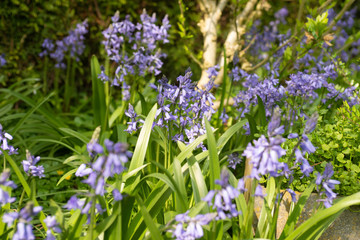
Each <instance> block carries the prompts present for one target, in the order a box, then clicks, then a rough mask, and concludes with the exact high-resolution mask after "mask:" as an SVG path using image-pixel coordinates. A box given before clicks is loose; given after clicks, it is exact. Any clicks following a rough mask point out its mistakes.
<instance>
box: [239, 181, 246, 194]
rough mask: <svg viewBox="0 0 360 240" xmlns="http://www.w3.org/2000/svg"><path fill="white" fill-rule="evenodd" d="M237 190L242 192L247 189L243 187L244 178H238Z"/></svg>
mask: <svg viewBox="0 0 360 240" xmlns="http://www.w3.org/2000/svg"><path fill="white" fill-rule="evenodd" d="M237 190H239V191H240V193H244V192H246V191H247V189H246V188H245V181H244V178H240V179H239V182H238V185H237Z"/></svg>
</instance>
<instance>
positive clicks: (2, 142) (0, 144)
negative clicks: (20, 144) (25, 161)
mask: <svg viewBox="0 0 360 240" xmlns="http://www.w3.org/2000/svg"><path fill="white" fill-rule="evenodd" d="M12 139H13V137H12V136H11V135H10V134H9V133H7V132H5V131H4V130H3V126H2V125H1V124H0V155H1V154H2V151H5V150H8V154H9V155H12V154H17V149H15V148H14V147H13V146H11V145H9V143H8V140H12Z"/></svg>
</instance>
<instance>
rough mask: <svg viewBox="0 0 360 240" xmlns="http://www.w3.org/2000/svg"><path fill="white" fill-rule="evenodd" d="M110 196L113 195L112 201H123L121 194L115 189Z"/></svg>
mask: <svg viewBox="0 0 360 240" xmlns="http://www.w3.org/2000/svg"><path fill="white" fill-rule="evenodd" d="M112 194H113V197H114V201H121V200H122V199H123V195H121V193H120V192H119V190H117V189H114V190H113V191H112Z"/></svg>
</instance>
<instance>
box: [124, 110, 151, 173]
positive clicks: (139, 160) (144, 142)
mask: <svg viewBox="0 0 360 240" xmlns="http://www.w3.org/2000/svg"><path fill="white" fill-rule="evenodd" d="M156 110H157V105H156V104H155V105H154V107H153V108H152V109H151V111H150V113H149V115H148V116H147V117H146V119H145V123H144V125H143V127H142V129H141V132H140V135H139V138H138V141H137V143H136V147H135V151H134V155H133V157H132V160H131V162H130V167H129V172H130V171H132V170H134V169H136V168H139V167H141V166H142V165H143V164H144V159H145V154H146V150H147V146H148V144H149V138H150V134H151V131H152V124H153V122H154V119H155V114H156Z"/></svg>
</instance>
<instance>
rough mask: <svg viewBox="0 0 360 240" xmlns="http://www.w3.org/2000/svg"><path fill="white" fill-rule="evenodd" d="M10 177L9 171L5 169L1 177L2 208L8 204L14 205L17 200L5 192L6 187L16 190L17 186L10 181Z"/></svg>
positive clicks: (0, 204) (0, 198)
mask: <svg viewBox="0 0 360 240" xmlns="http://www.w3.org/2000/svg"><path fill="white" fill-rule="evenodd" d="M9 177H10V170H9V169H5V170H4V171H3V172H2V173H1V175H0V207H1V206H3V205H5V204H7V203H12V202H14V201H15V199H16V198H14V197H10V195H9V193H8V192H7V191H5V189H6V187H11V188H16V184H15V183H14V182H13V181H9V180H8V178H9ZM3 187H5V188H3Z"/></svg>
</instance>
